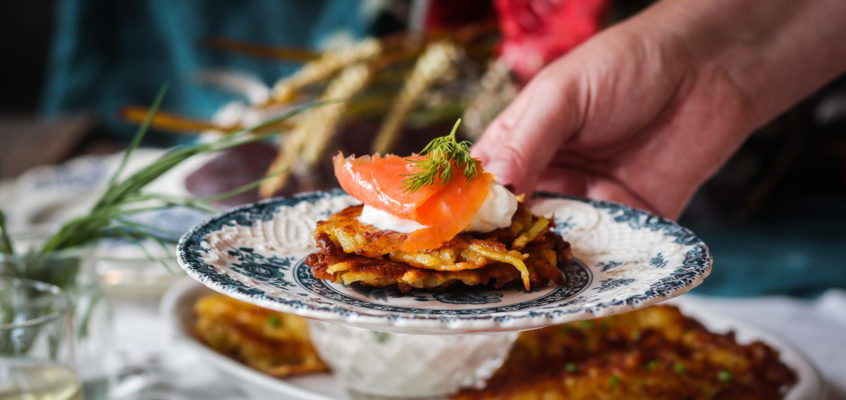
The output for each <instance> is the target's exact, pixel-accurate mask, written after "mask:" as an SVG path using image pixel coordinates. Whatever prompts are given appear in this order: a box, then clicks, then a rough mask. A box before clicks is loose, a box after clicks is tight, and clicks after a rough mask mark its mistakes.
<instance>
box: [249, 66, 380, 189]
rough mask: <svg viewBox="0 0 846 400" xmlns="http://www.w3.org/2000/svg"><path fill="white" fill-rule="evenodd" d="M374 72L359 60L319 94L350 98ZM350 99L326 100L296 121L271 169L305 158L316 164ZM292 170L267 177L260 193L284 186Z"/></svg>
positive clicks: (292, 166)
mask: <svg viewBox="0 0 846 400" xmlns="http://www.w3.org/2000/svg"><path fill="white" fill-rule="evenodd" d="M371 75H372V69H371V68H370V67H369V66H368V65H366V64H365V63H356V64H353V65H352V66H349V67H347V68H344V69H343V70H342V71H341V73H340V74H339V75H338V76H337V77H336V78H335V79H332V81H330V82H329V86H328V87H327V88H326V91H325V92H324V93H323V95H322V96H321V98H320V101H332V100H347V99H349V98H350V97H352V96H353V95H355V94H356V93H358V92H360V91H361V90H362V89H364V87H365V85H366V84H367V81H368V80H369V79H370V77H371ZM347 106H348V103H347V102H346V101H339V102H334V103H329V104H324V105H322V106H320V107H317V108H314V109H312V110H309V111H308V112H307V113H306V114H305V115H303V117H302V119H300V120H299V121H297V125H296V126H295V127H294V128H293V129H292V130H291V132H290V133H289V134H288V135H287V136H286V137H285V139H284V140H283V141H281V142H280V148H279V154H278V155H277V157H276V159H275V160H274V161H273V163H272V164H271V166H270V168H268V173H272V172H274V171H278V170H280V169H282V168H284V167H286V166H287V167H290V168H289V169H288V171H292V170H294V171H296V170H297V169H298V168H297V167H298V165H297V164H299V163H302V162H304V163H305V164H306V165H308V166H313V165H314V164H316V163H317V162H318V161H320V157H321V156H322V155H323V154H324V152H325V151H326V146H328V144H329V143H330V142H331V141H332V136H333V134H334V133H335V132H336V131H337V127H338V124H339V123H340V122H341V119H342V117H343V116H344V112H345V111H346V109H347ZM289 177H290V172H284V173H281V174H279V175H276V176H275V177H273V178H270V179H268V180H266V181H265V182H264V183H262V185H261V187H259V195H260V196H261V197H263V198H267V197H271V196H273V194H274V193H276V192H277V191H279V190H280V189H282V188H283V187H284V186H285V184H286V183H287V182H288V179H289Z"/></svg>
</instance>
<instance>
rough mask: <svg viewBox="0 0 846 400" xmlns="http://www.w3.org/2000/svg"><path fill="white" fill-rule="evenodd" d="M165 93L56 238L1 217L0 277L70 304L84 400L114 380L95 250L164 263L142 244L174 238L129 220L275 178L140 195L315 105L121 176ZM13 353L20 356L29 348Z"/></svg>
mask: <svg viewBox="0 0 846 400" xmlns="http://www.w3.org/2000/svg"><path fill="white" fill-rule="evenodd" d="M165 91H166V87H163V88H162V89H161V90H160V91H159V94H158V95H157V97H156V100H155V102H154V103H153V105H152V107H151V108H150V112H149V113H148V115H147V117H146V119H145V121H144V123H142V124H141V126H140V127H139V129H138V132H137V133H136V135H135V137H134V138H133V140H132V142H131V143H130V145H129V147H128V149H127V150H126V152H125V153H124V155H123V158H122V159H121V161H120V163H119V165H118V167H117V169H116V171H114V173H113V174H112V176H111V178H110V180H109V181H108V184H107V186H106V188H105V190H104V191H103V193H102V194H101V195H100V197H99V199H98V200H97V202H96V203H95V204H94V205H93V206H92V207H91V209H90V210H89V211H88V213H87V214H85V215H82V216H79V217H76V218H73V219H71V220H69V221H67V222H65V223H64V224H63V225H62V226H61V227H60V228H59V229H58V230H57V231H56V232H55V233H51V234H48V235H38V236H35V237H12V236H11V235H10V233H9V231H8V229H7V227H6V217H5V215H4V214H3V212H2V210H0V275H3V276H11V277H15V278H25V279H31V280H37V281H42V282H46V283H50V284H53V285H56V286H58V287H60V288H62V289H63V290H65V291H66V292H67V293H68V294H69V295H70V297H71V301H72V303H73V316H72V320H73V325H74V329H75V330H76V336H77V340H78V343H77V346H76V347H77V349H78V351H77V353H78V357H77V360H78V366H79V369H80V370H81V371H80V372H81V373H80V375H81V376H82V378H83V380H84V381H85V382H84V388H85V391H86V393H85V394H86V395H85V398H105V396H107V390H108V387H109V385H110V381H111V379H110V378H109V376H110V374H113V373H114V371H108V369H109V367H110V365H109V362H108V360H104V357H105V358H108V356H109V355H108V354H103V349H106V350H108V348H109V347H110V345H111V344H110V343H107V342H108V341H109V340H110V339H111V336H112V335H111V333H110V332H104V330H109V329H111V328H110V327H111V324H110V318H111V317H110V310H109V307H108V304H107V303H106V302H105V301H103V296H104V293H103V290H102V288H101V286H100V284H99V278H98V277H97V275H96V273H95V271H94V268H93V264H94V262H93V261H94V260H93V257H94V256H93V250H94V246H95V244H96V243H97V242H98V241H100V240H103V239H107V238H122V239H125V240H129V241H131V242H133V243H135V244H137V245H138V246H139V247H140V248H141V249H142V250H143V251H144V252H145V253H147V255H148V257H149V258H150V259H151V260H154V261H157V262H160V263H162V264H165V263H164V262H163V261H162V260H161V259H160V258H156V257H154V256H153V255H152V254H151V253H150V252H149V250H148V248H147V247H145V245H144V243H148V244H149V243H152V244H153V245H155V246H160V247H162V249H164V250H165V252H166V253H170V252H171V251H170V249H169V248H168V247H167V245H168V244H169V243H171V242H174V241H175V239H176V236H175V235H174V232H165V231H162V230H161V229H160V228H157V227H155V226H151V225H147V224H143V223H139V222H137V221H134V220H133V219H132V216H133V215H136V214H139V213H144V212H149V211H152V210H161V209H163V208H167V207H187V208H191V209H197V210H201V211H204V212H217V211H219V210H218V209H217V207H215V206H214V205H213V203H215V202H217V201H219V200H221V199H225V198H227V197H231V196H236V195H238V194H241V193H244V192H246V191H249V190H252V189H254V188H255V187H257V186H259V185H260V184H261V183H262V181H263V180H264V179H267V178H269V177H271V176H273V174H270V175H268V176H267V177H265V178H263V179H262V180H259V181H256V182H253V183H251V184H248V185H245V186H242V187H240V188H237V189H234V190H231V191H228V192H226V193H222V194H219V195H216V196H213V197H207V198H202V199H198V198H189V197H180V196H170V195H164V194H157V193H148V192H144V188H145V187H146V186H147V185H148V184H149V183H150V182H152V181H154V180H156V179H157V178H158V177H160V176H161V175H163V174H165V173H166V172H168V171H170V170H171V169H172V168H174V167H176V166H177V165H179V164H180V163H182V162H183V161H185V160H187V159H189V158H191V157H193V156H196V155H199V154H206V153H211V152H218V151H222V150H226V149H230V148H233V147H236V146H240V145H243V144H246V143H251V142H256V141H260V140H264V139H267V138H270V137H271V136H274V135H276V134H278V133H279V132H278V131H269V129H267V128H268V127H269V126H272V125H274V124H277V123H278V122H280V121H282V120H285V119H288V118H290V117H292V116H294V115H296V114H297V113H299V112H301V111H304V110H306V109H308V108H311V107H312V106H313V105H314V104H311V105H307V106H304V107H298V108H294V109H291V110H290V111H289V112H287V113H284V114H282V115H280V116H279V117H276V118H273V119H271V120H268V121H266V122H264V123H262V124H260V125H256V126H253V127H251V128H247V129H243V130H241V131H238V132H235V133H232V134H229V135H226V136H222V137H221V138H219V139H217V140H214V141H211V142H207V143H199V144H193V145H187V146H182V147H177V148H174V149H172V150H170V151H168V152H166V153H165V154H163V155H162V156H161V157H159V158H158V159H156V160H155V161H153V162H152V163H150V164H148V165H146V166H144V167H143V168H141V169H139V170H138V171H137V172H134V173H131V174H124V172H125V171H124V170H125V167H126V164H127V161H128V160H129V158H130V157H131V155H132V153H133V151H134V150H135V149H136V148H137V147H138V146H139V144H140V143H141V140H142V139H143V137H144V135H145V133H146V131H147V129H148V128H149V125H150V123H151V121H152V119H153V116H154V115H155V113H156V111H157V110H158V107H159V105H160V104H161V101H162V99H163V97H164V93H165ZM277 126H278V125H277ZM279 172H282V171H281V170H280V171H279ZM123 175H127V176H123ZM165 266H166V267H167V265H165ZM4 315H11V314H4ZM7 339H10V338H3V337H0V343H2V342H4V341H8V340H7ZM19 351H23V352H26V351H28V349H26V348H23V349H21V350H19ZM23 355H25V354H23ZM86 369H88V371H86Z"/></svg>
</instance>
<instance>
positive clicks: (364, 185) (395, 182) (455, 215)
mask: <svg viewBox="0 0 846 400" xmlns="http://www.w3.org/2000/svg"><path fill="white" fill-rule="evenodd" d="M424 157H425V156H419V155H413V156H409V157H399V156H395V155H390V154H389V155H386V156H384V157H383V156H379V155H374V156H363V157H358V158H356V157H355V156H354V155H352V156H349V157H344V155H343V154H341V153H338V154H337V155H335V156H334V157H333V158H332V163H333V164H334V167H335V176H336V177H337V178H338V183H340V184H341V187H342V188H343V189H344V190H345V191H346V192H347V193H348V194H349V195H351V196H353V197H355V198H356V199H358V200H359V201H361V202H362V203H364V204H366V205H368V206H370V207H374V208H377V209H380V210H382V211H385V212H388V213H391V214H393V215H395V216H397V217H399V218H404V219H410V220H413V221H417V222H418V223H420V224H422V225H426V226H427V228H424V229H420V230H417V231H414V232H412V233H410V234H409V235H408V238H407V239H406V240H405V241H404V242H403V243H402V247H401V250H402V251H405V252H407V253H415V252H419V251H422V250H428V249H434V248H438V247H440V246H441V245H442V244H443V243H444V242H446V241H448V240H450V239H452V238H453V237H455V235H457V234H458V233H459V232H461V231H462V230H463V229H464V228H466V227H467V226H468V225H470V222H471V221H472V220H473V217H474V216H475V215H476V213H477V212H478V211H479V208H481V206H482V203H484V201H485V197H487V195H488V184H489V183H490V182H491V181H493V179H494V176H493V175H491V174H489V173H484V172H482V173H480V174H479V175H477V176H476V177H475V178H474V179H472V180H470V181H469V182H468V181H467V178H466V177H465V176H464V174H462V173H461V172H460V171H454V173H453V174H452V176H453V179H452V180H451V181H450V182H449V183H447V184H441V183H440V182H437V183H436V184H435V185H430V186H424V187H422V188H420V189H419V190H416V191H414V192H408V191H406V190H405V188H404V182H403V181H404V180H405V178H406V177H407V176H408V175H411V174H414V173H415V172H416V170H417V165H416V164H415V161H419V160H423V159H424ZM477 164H478V162H477ZM453 168H455V167H454V166H453ZM478 168H479V170H480V171H481V165H478Z"/></svg>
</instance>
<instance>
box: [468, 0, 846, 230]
mask: <svg viewBox="0 0 846 400" xmlns="http://www.w3.org/2000/svg"><path fill="white" fill-rule="evenodd" d="M694 3H695V2H694ZM706 3H709V2H706ZM723 3H732V4H740V5H744V4H743V3H744V1H743V0H729V1H723ZM789 3H790V2H781V3H779V4H775V3H773V4H770V6H772V7H774V8H779V7H780V8H781V9H782V10H781V11H782V12H783V13H785V14H791V13H792V14H796V11H797V10H796V9H795V8H796V6H795V4H796V3H793V4H789ZM678 4H680V5H681V8H679V6H678ZM829 4H833V3H829ZM690 6H691V3H690V2H684V1H678V2H659V3H658V4H657V5H656V6H654V7H652V8H650V9H649V10H647V11H645V12H644V13H642V14H640V15H638V16H635V17H634V18H632V19H630V20H628V21H626V22H624V23H621V24H619V25H617V26H615V27H613V28H610V29H608V30H606V31H604V32H602V33H600V34H599V35H597V36H595V37H594V38H592V39H591V40H589V41H588V42H586V43H585V44H583V45H582V46H580V47H578V48H576V49H575V50H574V51H572V52H570V53H569V54H567V55H566V56H564V57H562V58H560V59H558V60H557V61H555V62H553V63H552V64H550V65H549V66H547V67H546V68H545V69H544V70H543V71H542V72H541V73H540V74H538V75H537V76H536V77H535V78H534V79H533V80H532V81H531V82H530V83H529V84H528V85H527V86H526V87H525V88H524V89H523V90H522V91H521V93H520V94H519V95H518V97H517V98H516V99H515V100H514V101H513V102H512V104H511V105H509V107H507V108H506V109H505V110H504V111H503V112H502V113H501V114H500V115H499V116H498V117H497V119H496V120H495V121H494V122H493V123H492V124H491V125H490V126H489V127H488V129H487V131H486V132H485V134H484V135H483V136H482V138H481V139H480V140H479V142H478V143H476V145H475V146H474V148H473V155H474V156H475V157H477V158H479V159H481V160H482V162H483V163H484V165H485V168H486V169H487V170H489V171H491V172H493V173H494V174H496V175H497V176H498V177H499V179H500V180H501V181H503V183H510V184H513V185H514V186H515V188H516V189H517V191H518V193H519V192H525V193H530V192H531V191H532V190H534V189H537V190H546V191H552V192H560V193H569V194H576V195H581V196H585V197H590V198H594V199H603V200H611V201H618V202H622V203H626V204H629V205H632V206H635V207H639V208H643V209H647V210H650V211H653V212H656V213H658V214H660V215H664V216H667V217H670V218H676V217H678V215H679V214H680V213H681V211H682V210H683V208H684V206H685V205H686V203H687V202H688V201H689V199H690V197H691V196H692V195H693V194H694V192H695V191H696V190H697V188H698V187H699V186H700V185H701V184H702V183H703V182H704V181H705V180H706V179H707V178H708V177H710V176H711V175H712V174H713V173H714V172H715V171H716V170H717V169H718V168H719V167H720V166H721V165H722V164H723V163H724V162H725V160H726V159H727V158H728V157H729V156H730V155H731V154H732V153H733V152H734V151H735V150H736V149H737V148H738V147H739V146H740V144H741V143H742V142H743V140H744V139H745V138H746V136H747V135H748V134H749V133H750V132H751V131H752V130H753V129H754V128H755V127H757V126H759V125H760V124H761V123H763V122H765V121H766V120H768V119H769V118H771V117H772V116H774V115H775V114H777V113H778V112H780V111H781V110H783V109H784V108H785V107H787V106H789V105H790V104H791V103H792V102H794V101H796V99H798V98H800V97H801V96H804V95H805V94H806V93H808V92H809V91H810V90H813V89H814V88H815V87H817V86H819V85H821V84H822V83H823V82H825V81H826V80H827V79H830V78H831V77H833V76H834V75H836V73H838V72H839V71H842V69H843V68H844V67H846V62H843V59H846V57H843V56H844V55H846V51H844V47H843V46H842V45H841V46H840V47H838V48H837V49H836V50H837V52H838V53H837V54H838V55H839V56H838V57H837V58H836V60H835V61H836V62H834V63H833V64H836V65H834V66H828V65H827V64H826V63H816V64H814V63H809V64H807V65H806V66H805V67H806V68H807V67H808V65H811V66H813V67H815V68H817V69H819V71H818V72H819V74H817V75H816V76H815V77H814V78H807V79H804V80H803V78H797V79H796V80H794V81H791V83H790V84H785V85H783V86H778V85H773V84H772V82H778V79H779V78H783V77H784V76H785V75H787V76H789V75H790V74H791V73H793V72H795V71H792V69H793V68H794V67H793V66H792V65H790V63H785V64H786V65H785V66H780V67H779V68H775V67H772V66H767V65H762V66H761V67H760V68H759V69H758V70H752V71H750V69H749V63H750V60H754V59H755V57H759V58H760V59H759V60H757V62H760V61H763V60H767V59H769V58H772V57H777V56H780V55H784V54H787V55H793V56H795V54H792V53H791V51H792V50H793V47H797V48H803V46H804V44H805V43H804V42H803V41H805V40H810V38H806V37H799V38H792V37H791V36H790V34H791V32H792V31H791V30H789V29H785V28H784V27H783V26H781V25H779V24H772V25H766V26H761V27H760V30H761V32H757V34H759V35H761V36H762V37H766V35H770V34H772V35H773V38H770V39H771V40H766V41H765V42H764V43H761V44H760V46H759V49H756V50H757V51H759V53H756V51H752V50H749V49H744V50H745V52H743V53H740V52H739V51H734V50H736V49H737V48H739V47H742V46H748V43H747V42H743V41H741V42H736V40H735V39H734V37H733V35H732V34H731V32H730V31H729V32H726V31H719V30H716V29H715V28H714V26H723V25H728V22H731V19H730V18H729V19H728V20H726V15H729V16H731V15H733V14H732V12H739V11H740V10H725V9H724V10H722V13H720V12H714V11H713V10H690ZM720 6H722V7H724V8H725V6H726V4H721V5H720ZM818 6H819V5H818ZM685 7H687V9H686V10H685V9H684V8H685ZM838 7H840V8H841V9H842V6H838ZM741 8H742V7H741ZM823 8H824V7H823ZM697 11H700V12H697ZM766 11H767V12H764V13H763V15H760V16H757V15H754V13H749V12H748V10H747V14H749V16H750V17H760V19H761V20H767V21H768V20H769V19H772V17H773V15H772V14H773V11H772V10H771V9H767V10H766ZM829 12H830V11H829ZM759 14H760V13H759ZM835 15H836V14H835ZM816 17H819V15H816V16H815V18H816ZM721 18H722V20H721ZM806 18H807V16H806ZM750 19H751V20H754V18H750ZM787 21H788V22H791V24H792V25H796V22H795V21H790V20H789V18H788V19H787ZM724 22H725V23H726V24H723V23H724ZM835 22H836V21H835ZM779 23H780V24H785V23H786V22H785V19H782V20H780V21H779ZM765 28H766V29H765ZM823 28H824V29H823ZM727 29H728V28H727ZM818 29H820V30H821V33H820V34H821V35H825V36H828V35H834V33H836V32H837V29H843V28H832V27H831V26H830V25H828V24H824V25H821V28H819V27H818ZM776 31H778V32H779V33H780V34H782V35H788V36H787V38H777V37H775V34H774V33H773V32H776ZM703 32H706V33H708V34H703ZM806 36H807V35H806ZM788 39H791V40H793V42H794V43H793V45H794V46H793V47H791V46H786V45H783V43H784V40H788ZM746 40H747V41H749V42H753V43H754V38H753V39H750V38H749V37H746ZM777 40H781V42H777ZM762 41H763V39H762ZM771 42H775V43H778V46H776V45H775V44H772V45H771ZM750 74H759V75H761V74H769V75H770V78H772V79H775V80H774V81H770V82H767V81H766V80H765V79H760V78H759V77H756V76H754V75H750ZM803 76H804V75H803ZM746 78H748V79H746ZM761 82H765V83H761ZM766 87H769V88H774V89H776V90H779V92H778V93H777V94H774V95H771V96H768V92H767V90H766V89H765V88H766Z"/></svg>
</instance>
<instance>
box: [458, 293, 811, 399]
mask: <svg viewBox="0 0 846 400" xmlns="http://www.w3.org/2000/svg"><path fill="white" fill-rule="evenodd" d="M795 382H796V374H795V373H794V372H793V371H791V370H790V369H789V368H788V367H787V366H785V365H784V364H783V363H782V362H781V361H780V360H779V356H778V353H777V352H776V351H775V350H773V349H772V348H771V347H769V346H767V345H766V344H764V343H761V342H753V343H750V344H746V345H741V344H738V343H737V341H736V340H735V338H734V334H733V333H725V334H719V333H711V332H708V331H707V330H706V329H705V328H704V327H703V326H702V325H701V324H700V323H699V322H697V321H696V320H694V319H692V318H688V317H685V316H684V315H682V314H681V312H680V311H679V310H678V309H677V308H675V307H671V306H655V307H650V308H646V309H642V310H638V311H634V312H630V313H626V314H621V315H617V316H613V317H607V318H601V319H597V320H592V321H582V322H576V323H571V324H566V325H560V326H553V327H549V328H544V329H539V330H535V331H529V332H523V333H521V334H520V337H519V338H518V340H517V343H516V344H515V346H514V347H513V348H512V350H511V354H510V355H509V357H508V360H507V361H506V363H505V364H504V365H503V366H502V367H501V368H500V369H499V370H498V371H497V372H496V374H495V375H494V376H493V377H492V378H491V379H490V380H489V381H488V384H487V387H485V388H484V389H483V390H465V391H463V392H461V393H459V394H458V395H456V396H455V398H456V399H459V400H482V399H500V400H507V399H536V398H543V399H549V400H556V399H576V400H579V399H635V400H636V399H778V398H782V397H783V394H784V392H785V391H786V390H787V388H789V387H790V386H791V385H793V384H794V383H795Z"/></svg>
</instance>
